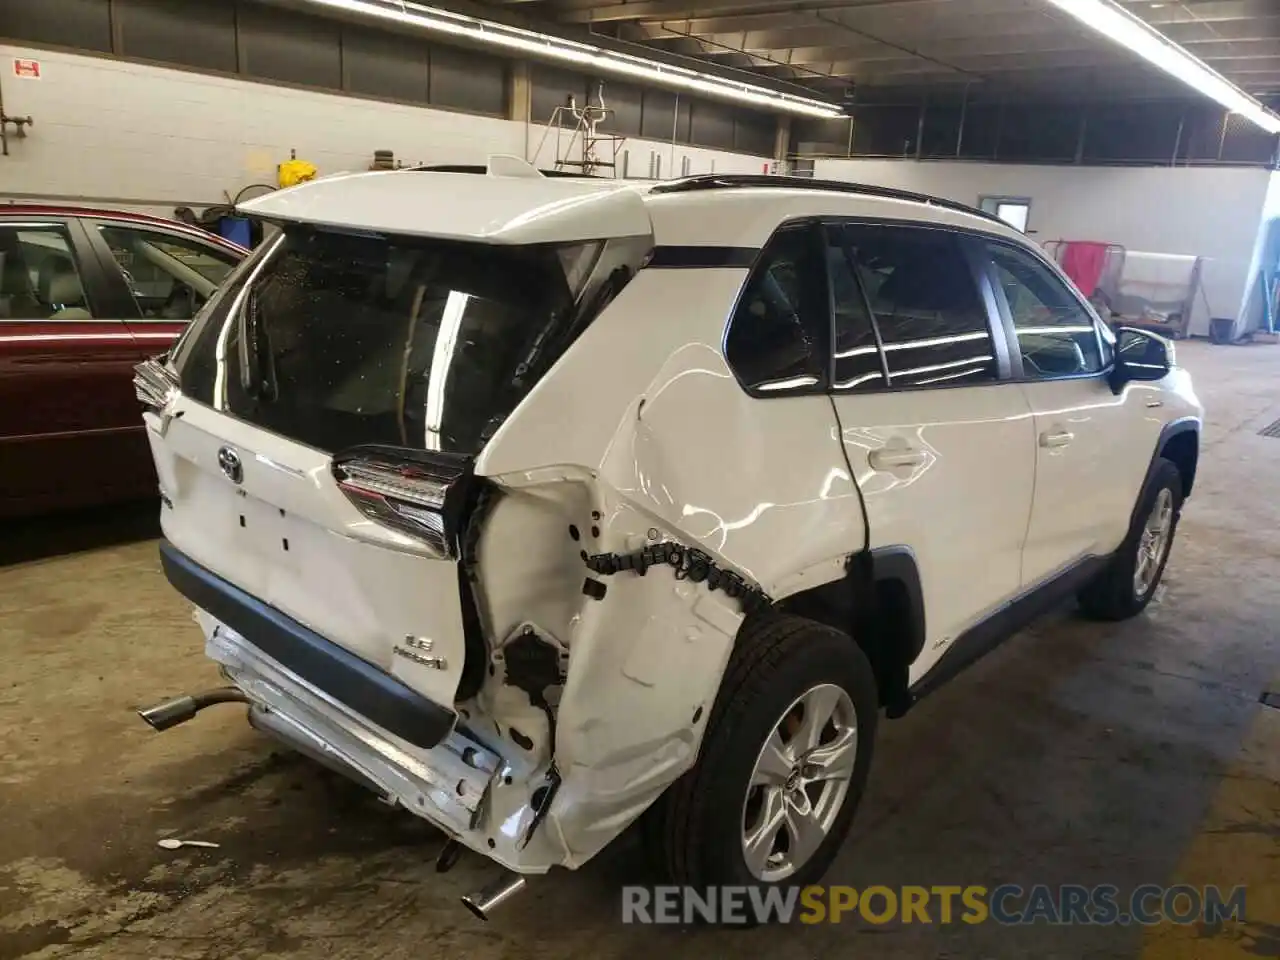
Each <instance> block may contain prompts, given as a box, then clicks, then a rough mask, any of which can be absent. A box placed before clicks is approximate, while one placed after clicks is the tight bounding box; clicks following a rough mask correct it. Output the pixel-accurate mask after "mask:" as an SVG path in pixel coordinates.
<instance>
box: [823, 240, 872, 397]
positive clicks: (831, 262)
mask: <svg viewBox="0 0 1280 960" xmlns="http://www.w3.org/2000/svg"><path fill="white" fill-rule="evenodd" d="M855 242H856V241H855ZM854 251H855V247H854V245H853V243H851V242H850V241H849V239H848V238H847V237H846V233H845V229H844V228H843V227H828V228H827V275H828V276H829V277H831V302H832V306H833V308H834V313H833V316H832V318H831V320H832V324H833V325H834V329H835V353H834V355H833V359H834V360H835V379H834V381H832V384H831V386H832V389H835V390H883V389H884V387H885V379H884V367H883V366H882V361H881V353H880V348H879V345H878V344H877V343H876V334H875V329H874V328H873V327H872V325H871V314H870V313H869V312H868V310H867V298H866V297H865V296H863V293H862V287H861V286H860V285H859V283H858V275H857V274H858V265H857V260H856V259H855V256H856V254H855V252H854Z"/></svg>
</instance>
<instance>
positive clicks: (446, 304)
mask: <svg viewBox="0 0 1280 960" xmlns="http://www.w3.org/2000/svg"><path fill="white" fill-rule="evenodd" d="M648 247H649V242H648V239H647V238H643V239H641V238H634V239H624V240H612V241H608V242H604V241H600V242H587V243H579V244H571V245H563V246H562V245H534V246H520V247H503V246H494V245H486V244H473V243H460V242H453V241H439V240H420V239H416V238H387V237H380V236H365V235H353V234H343V233H332V232H327V231H322V230H314V229H303V228H291V229H289V230H286V231H285V233H284V236H283V238H282V239H281V240H280V241H279V244H278V246H277V247H276V248H275V249H274V251H273V252H272V253H271V254H270V255H268V256H267V257H266V259H265V260H264V261H263V263H262V268H261V269H260V270H258V271H256V272H255V273H253V274H251V276H252V279H251V282H250V283H249V284H248V286H247V287H246V288H244V289H242V290H236V291H235V294H234V296H231V295H228V296H227V300H234V301H235V303H234V306H225V303H226V301H224V309H223V311H222V312H223V313H225V314H226V317H225V324H226V332H225V337H224V338H223V339H224V341H225V343H224V348H223V356H224V358H225V361H224V364H225V365H224V369H225V375H224V377H223V378H222V383H223V386H222V389H223V391H224V395H225V405H226V409H227V411H228V412H229V413H231V414H233V415H234V416H236V417H239V418H241V419H244V420H248V421H250V422H253V423H255V424H258V425H260V426H262V427H264V428H266V429H268V430H271V431H272V432H275V433H278V434H282V435H284V436H287V437H289V438H291V439H295V440H298V441H300V442H302V443H305V444H308V445H310V446H313V447H317V448H319V449H321V450H326V451H335V450H340V449H342V448H344V447H348V446H352V445H355V444H360V443H384V444H393V445H397V446H406V447H413V448H417V449H427V450H443V451H447V452H456V453H464V454H472V453H476V452H478V451H479V449H480V448H481V447H482V446H483V445H484V443H485V441H487V440H488V438H489V437H490V436H492V434H493V433H494V432H495V431H496V430H497V428H498V427H499V426H500V425H501V424H502V422H503V421H504V420H505V418H506V417H507V416H508V415H509V414H510V413H511V411H512V410H513V409H514V408H515V407H516V405H517V404H518V403H519V402H520V400H522V399H523V398H524V396H525V395H526V394H527V393H528V392H529V390H530V389H532V387H533V386H534V384H535V383H537V381H538V380H539V379H540V378H541V377H542V376H543V375H544V374H545V373H546V371H547V369H548V368H549V367H550V366H551V365H552V364H553V363H554V362H555V360H556V359H557V358H558V357H559V356H561V355H562V354H563V352H564V351H565V349H567V347H568V346H569V344H570V343H572V341H573V340H574V339H575V338H576V337H577V335H578V334H579V333H580V332H581V330H582V329H583V328H584V327H585V326H586V324H587V323H589V322H590V320H591V319H592V317H594V315H595V314H596V313H598V312H599V310H600V309H601V307H602V306H603V305H604V304H605V303H607V302H608V300H609V299H611V297H612V296H613V295H614V294H616V293H617V291H618V290H620V289H621V287H622V285H624V284H625V283H626V281H627V280H629V279H630V277H631V275H632V274H633V272H634V270H635V268H636V267H637V266H638V265H639V263H640V261H641V259H642V258H643V256H644V254H645V253H646V252H647V250H648ZM240 286H242V287H243V286H244V285H243V284H241V285H240ZM219 326H221V324H219ZM190 352H191V353H192V354H196V353H200V354H202V355H204V356H205V357H206V358H207V356H208V355H209V354H210V353H211V352H212V353H213V354H214V355H215V356H216V353H217V347H216V338H213V337H209V338H201V347H200V349H199V350H196V349H194V348H193V349H192V350H191V351H190ZM215 365H216V360H215ZM191 366H192V367H193V368H194V367H197V366H199V363H195V362H193V363H192V364H191ZM215 379H216V378H215ZM184 389H185V383H184ZM215 389H216V387H215ZM197 399H199V398H197Z"/></svg>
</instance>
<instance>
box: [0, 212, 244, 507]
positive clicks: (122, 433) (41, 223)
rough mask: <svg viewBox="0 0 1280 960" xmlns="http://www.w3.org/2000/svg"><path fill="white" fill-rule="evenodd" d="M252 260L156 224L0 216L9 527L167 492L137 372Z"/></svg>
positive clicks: (1, 452)
mask: <svg viewBox="0 0 1280 960" xmlns="http://www.w3.org/2000/svg"><path fill="white" fill-rule="evenodd" d="M247 254H248V251H247V250H245V249H243V248H242V247H239V246H236V245H235V244H233V243H230V242H228V241H226V240H223V239H221V238H220V237H217V236H214V235H213V234H210V233H206V232H205V231H202V230H199V229H196V228H194V227H188V226H186V225H184V224H181V223H177V222H174V221H170V220H161V219H158V218H155V217H146V216H141V215H137V214H125V213H110V212H106V211H102V210H89V209H78V208H67V207H45V206H0V518H5V517H15V516H19V515H23V514H33V513H40V512H44V511H49V510H55V509H61V508H65V507H78V506H89V505H92V504H100V503H107V502H112V501H118V500H127V499H132V498H136V497H145V496H149V495H152V494H154V493H155V489H156V480H155V474H154V472H153V471H154V468H153V466H152V463H151V455H150V451H149V449H148V447H147V440H146V434H145V433H144V432H143V426H142V416H141V412H140V410H139V408H138V403H137V401H136V400H135V399H134V391H133V366H134V364H136V363H138V362H139V361H141V360H143V359H145V358H147V357H151V356H155V355H156V354H158V353H163V352H164V351H165V350H167V349H168V348H169V346H170V344H171V343H172V341H173V339H174V338H175V337H176V336H177V335H178V334H179V333H181V332H182V330H183V328H184V327H185V326H186V323H187V321H188V320H190V319H191V317H192V316H193V315H194V314H195V312H196V310H198V309H199V308H200V305H201V304H203V303H204V301H205V300H206V299H207V298H208V297H209V295H210V294H211V293H212V292H213V290H214V289H215V288H216V287H217V286H218V284H220V283H221V282H222V281H223V280H224V279H225V278H226V276H227V274H229V273H230V272H231V271H232V270H233V269H234V268H235V266H236V264H237V263H239V262H240V261H241V260H242V259H243V258H244V257H245V256H246V255H247Z"/></svg>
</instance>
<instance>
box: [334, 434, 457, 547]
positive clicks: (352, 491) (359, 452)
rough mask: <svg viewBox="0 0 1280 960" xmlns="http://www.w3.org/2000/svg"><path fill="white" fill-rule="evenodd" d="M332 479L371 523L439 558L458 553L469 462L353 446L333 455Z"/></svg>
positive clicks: (404, 450) (444, 456)
mask: <svg viewBox="0 0 1280 960" xmlns="http://www.w3.org/2000/svg"><path fill="white" fill-rule="evenodd" d="M333 475H334V477H335V479H337V481H338V487H339V489H341V490H342V492H343V493H344V494H345V495H346V497H347V499H348V500H350V501H351V502H352V503H353V504H355V505H356V507H357V508H358V509H359V510H360V512H361V513H363V514H364V515H365V516H366V517H368V518H369V519H370V520H373V521H375V522H377V523H380V524H383V525H385V526H388V527H392V528H394V529H395V530H398V531H400V532H401V533H404V534H407V535H408V536H410V537H413V538H414V539H415V540H419V541H421V542H422V543H424V544H426V545H427V547H428V548H429V549H430V551H431V553H432V554H434V555H435V556H437V557H439V558H441V559H453V558H455V557H456V556H457V555H458V550H457V545H458V530H459V528H460V526H461V518H462V512H463V509H464V506H465V497H466V490H465V488H466V487H467V486H468V484H467V481H468V480H469V478H470V476H471V461H470V459H469V458H467V457H458V456H450V455H449V454H442V453H424V452H420V451H417V450H408V449H402V448H399V447H383V446H362V447H353V448H351V449H349V450H345V451H343V452H342V453H339V454H336V455H335V456H334V458H333Z"/></svg>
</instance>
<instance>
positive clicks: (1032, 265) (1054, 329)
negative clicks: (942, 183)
mask: <svg viewBox="0 0 1280 960" xmlns="http://www.w3.org/2000/svg"><path fill="white" fill-rule="evenodd" d="M987 250H988V251H989V253H990V255H991V260H992V262H993V263H994V264H995V270H996V282H997V283H998V284H999V285H1000V287H1001V289H1002V290H1003V291H1004V298H1005V300H1006V301H1007V302H1008V304H1009V313H1010V314H1011V315H1012V316H1013V328H1014V331H1015V332H1016V333H1017V335H1018V349H1019V350H1020V351H1021V353H1022V372H1023V374H1024V375H1025V376H1027V377H1030V378H1033V379H1038V380H1051V379H1053V378H1055V377H1072V376H1080V375H1085V374H1093V373H1098V372H1100V371H1101V370H1102V369H1103V367H1104V366H1105V365H1106V360H1105V359H1104V357H1103V355H1102V348H1101V346H1100V345H1099V340H1098V331H1097V330H1096V328H1095V327H1094V322H1093V317H1092V316H1091V315H1090V314H1089V312H1088V311H1087V310H1085V308H1084V306H1083V305H1082V304H1081V303H1080V301H1079V299H1078V298H1076V297H1075V296H1073V295H1072V293H1071V291H1070V290H1068V289H1067V286H1066V284H1064V283H1063V282H1062V281H1061V280H1060V279H1059V278H1058V277H1057V276H1056V275H1055V274H1054V273H1053V271H1052V270H1050V269H1049V268H1048V267H1047V266H1045V264H1043V263H1041V262H1040V261H1039V260H1038V259H1036V257H1034V256H1032V255H1031V254H1030V253H1027V252H1026V251H1025V250H1019V249H1017V248H1016V247H1012V246H1007V245H1005V244H1002V243H988V244H987Z"/></svg>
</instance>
